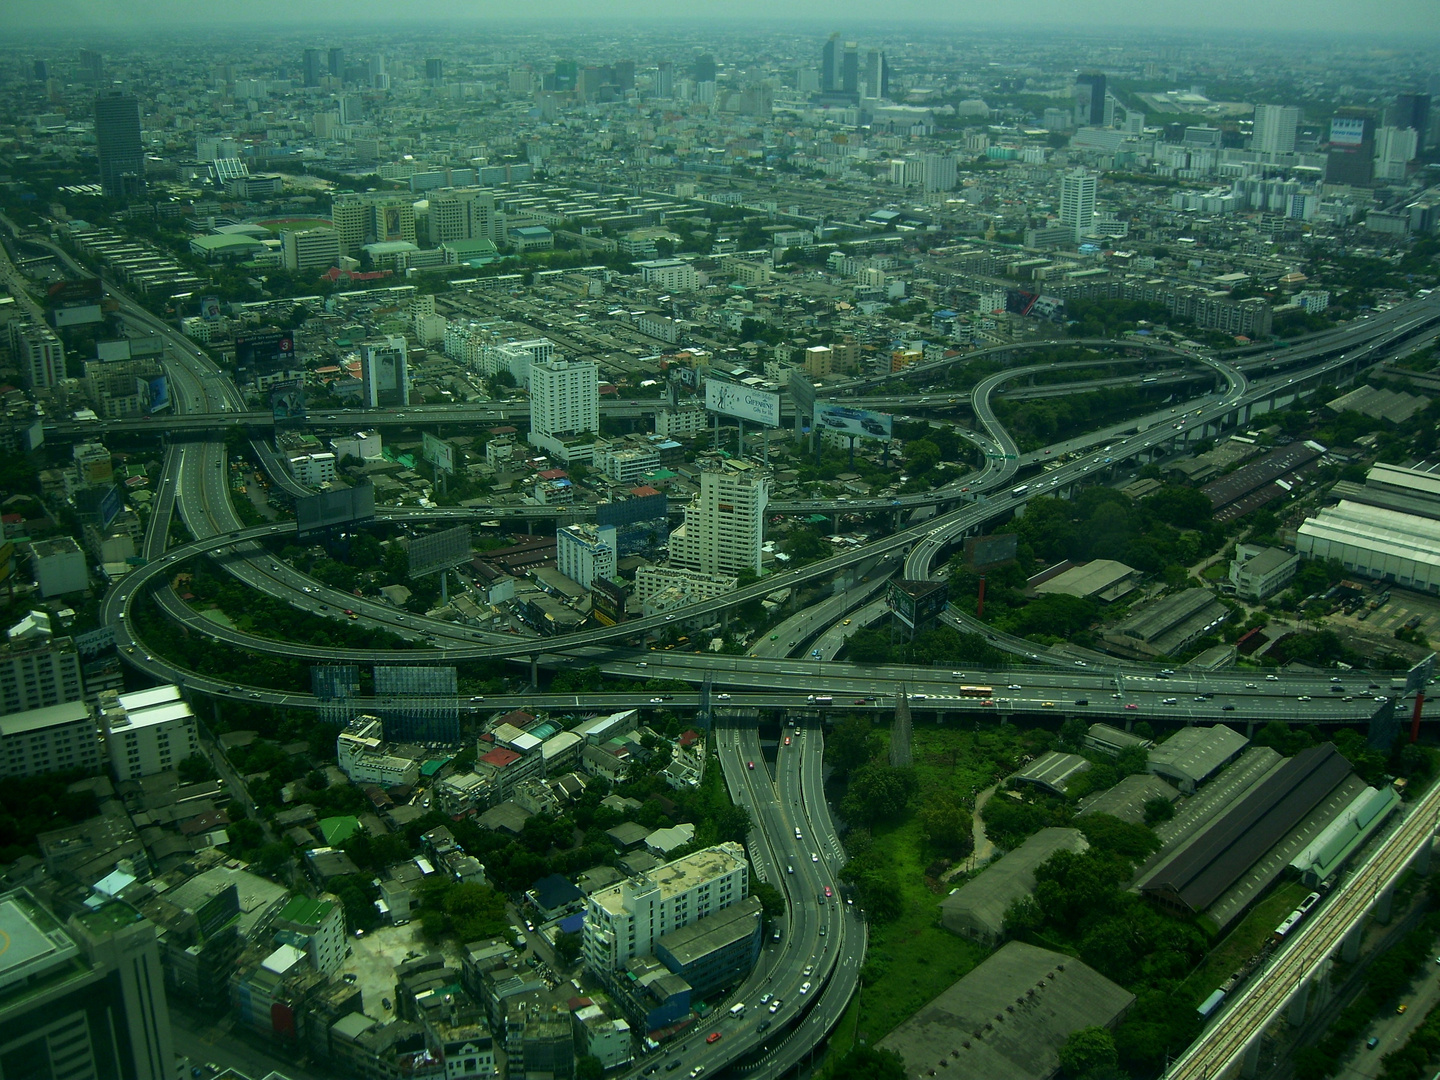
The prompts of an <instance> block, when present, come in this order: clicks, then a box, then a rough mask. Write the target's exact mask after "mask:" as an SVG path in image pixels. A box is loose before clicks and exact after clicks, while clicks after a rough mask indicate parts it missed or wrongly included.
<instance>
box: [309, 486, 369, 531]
mask: <svg viewBox="0 0 1440 1080" xmlns="http://www.w3.org/2000/svg"><path fill="white" fill-rule="evenodd" d="M374 520H375V486H374V485H373V484H357V485H356V486H355V487H353V488H341V489H340V490H338V491H322V492H321V493H320V494H319V495H308V496H306V497H305V498H302V499H296V500H295V535H296V536H297V537H298V538H302V539H303V538H304V537H306V536H310V535H312V534H313V533H317V532H323V531H324V530H325V529H333V528H338V527H339V526H341V525H350V524H352V523H354V522H358V521H374Z"/></svg>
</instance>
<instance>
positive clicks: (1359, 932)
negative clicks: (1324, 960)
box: [1340, 919, 1365, 964]
mask: <svg viewBox="0 0 1440 1080" xmlns="http://www.w3.org/2000/svg"><path fill="white" fill-rule="evenodd" d="M1364 940H1365V920H1364V919H1361V920H1360V921H1359V922H1357V923H1356V924H1355V925H1354V926H1352V927H1351V928H1350V929H1349V930H1347V931H1346V932H1345V937H1344V939H1343V940H1342V941H1341V943H1340V959H1341V960H1344V961H1345V962H1346V963H1347V964H1353V963H1354V962H1355V959H1356V958H1357V957H1358V956H1359V955H1360V943H1361V942H1362V941H1364Z"/></svg>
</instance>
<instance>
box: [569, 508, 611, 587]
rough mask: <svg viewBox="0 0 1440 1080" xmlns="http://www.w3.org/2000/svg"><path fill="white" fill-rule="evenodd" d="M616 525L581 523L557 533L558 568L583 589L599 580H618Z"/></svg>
mask: <svg viewBox="0 0 1440 1080" xmlns="http://www.w3.org/2000/svg"><path fill="white" fill-rule="evenodd" d="M615 531H616V530H615V526H614V525H599V526H596V525H590V524H587V523H585V522H580V523H577V524H575V525H566V526H565V527H564V528H563V529H557V530H556V531H555V568H556V569H557V570H559V571H560V573H562V574H564V575H565V576H566V577H568V578H569V579H570V580H571V581H573V582H575V584H577V585H579V586H580V587H581V588H582V589H588V588H590V586H591V583H592V582H593V581H594V580H595V579H596V578H605V579H606V580H607V581H614V580H615V555H616V550H617V547H618V545H617V543H616V540H615Z"/></svg>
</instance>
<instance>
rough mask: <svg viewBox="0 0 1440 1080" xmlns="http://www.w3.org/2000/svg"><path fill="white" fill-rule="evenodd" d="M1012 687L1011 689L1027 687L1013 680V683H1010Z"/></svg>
mask: <svg viewBox="0 0 1440 1080" xmlns="http://www.w3.org/2000/svg"><path fill="white" fill-rule="evenodd" d="M1010 689H1011V690H1024V689H1025V688H1024V687H1023V686H1021V685H1020V684H1019V683H1018V682H1012V683H1011V684H1010Z"/></svg>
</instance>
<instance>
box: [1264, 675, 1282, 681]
mask: <svg viewBox="0 0 1440 1080" xmlns="http://www.w3.org/2000/svg"><path fill="white" fill-rule="evenodd" d="M1265 681H1266V682H1279V681H1280V676H1279V675H1266V676H1265Z"/></svg>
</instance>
